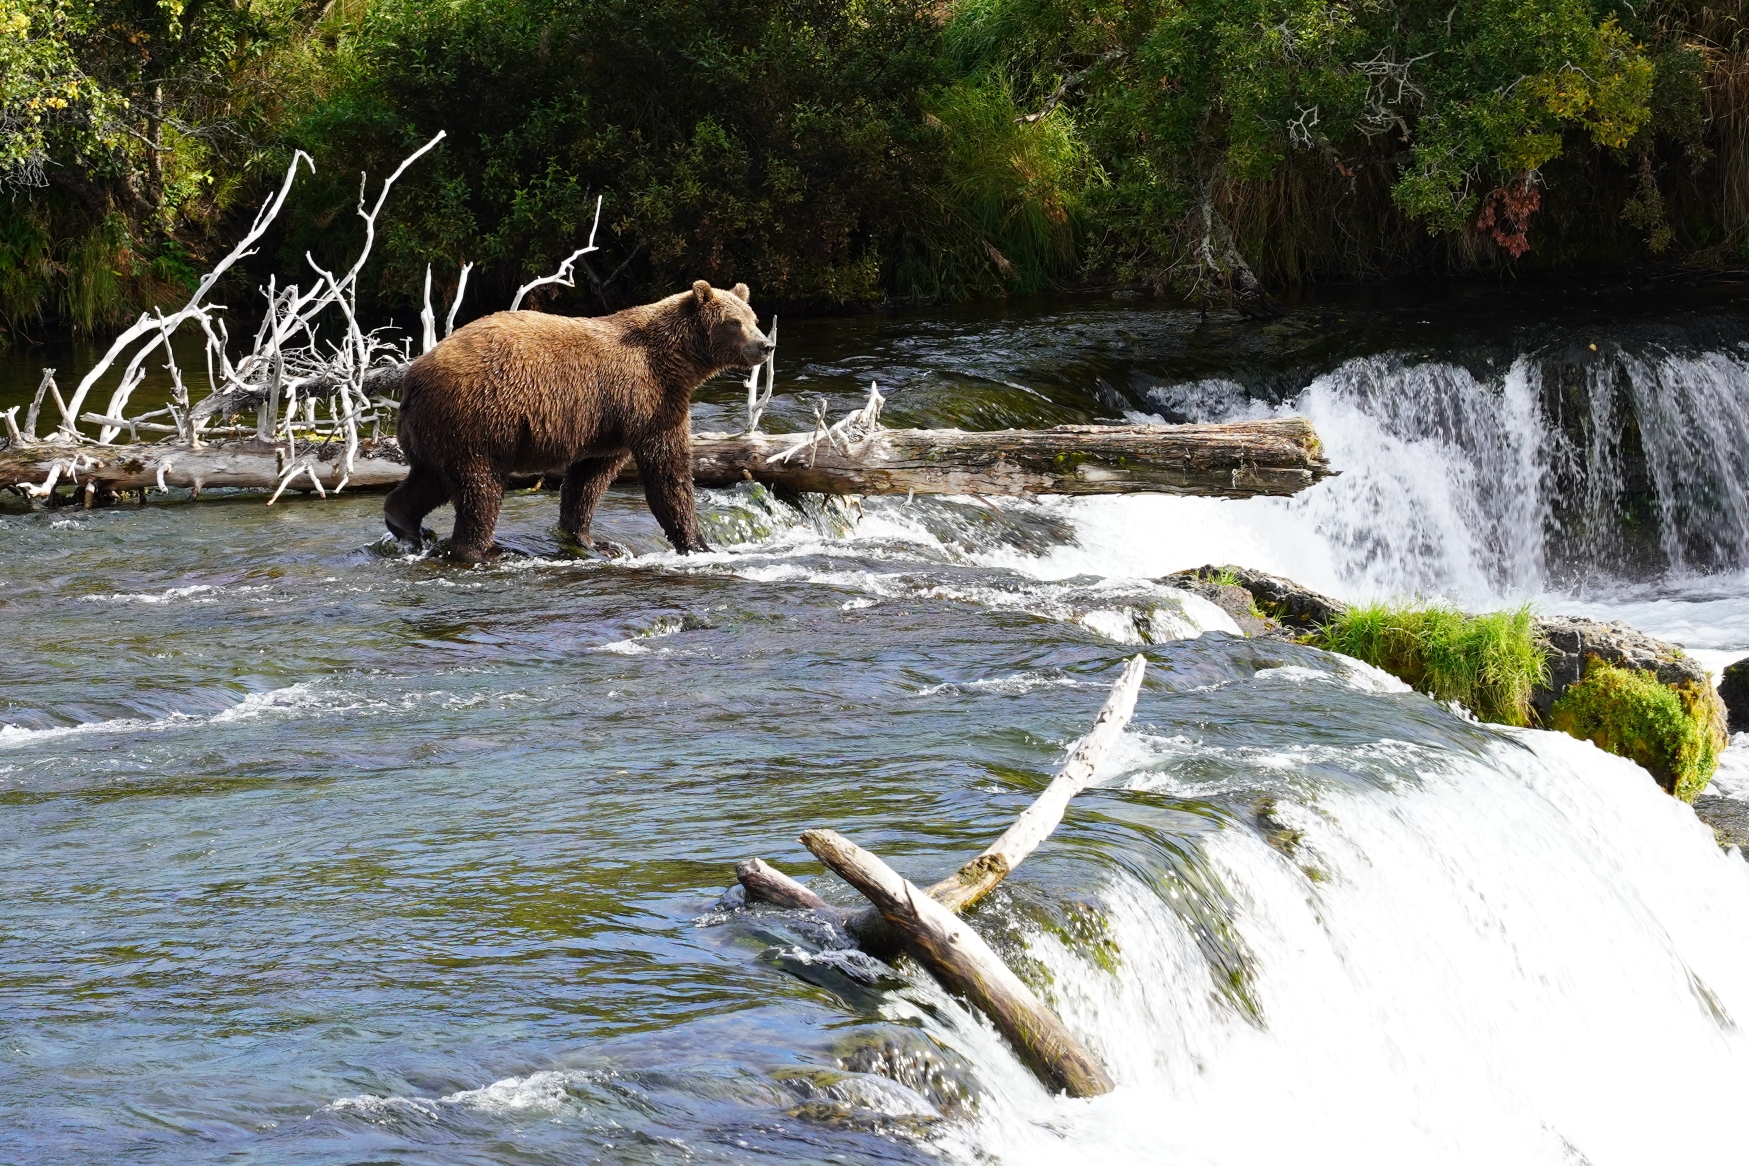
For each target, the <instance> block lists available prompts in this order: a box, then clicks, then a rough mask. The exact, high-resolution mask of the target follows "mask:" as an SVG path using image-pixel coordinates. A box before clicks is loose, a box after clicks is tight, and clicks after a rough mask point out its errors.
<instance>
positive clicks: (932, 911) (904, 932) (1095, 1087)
mask: <svg viewBox="0 0 1749 1166" xmlns="http://www.w3.org/2000/svg"><path fill="white" fill-rule="evenodd" d="M802 843H803V844H804V845H805V846H807V848H808V849H809V850H811V851H813V852H814V854H815V856H816V857H818V858H819V859H820V861H821V862H823V863H825V864H826V865H827V866H829V867H831V868H832V869H833V870H834V871H836V872H837V874H838V876H839V877H840V878H842V879H843V880H844V881H845V882H847V883H849V884H850V885H851V886H853V887H855V888H856V889H857V890H859V891H861V892H862V893H863V894H864V895H865V896H867V898H868V900H869V901H870V902H871V903H873V904H874V905H875V907H876V908H877V909H879V911H880V913H881V916H882V917H883V918H884V919H886V921H887V922H888V924H890V925H891V926H892V927H893V928H895V929H896V930H897V931H898V932H899V934H900V935H901V936H903V938H904V941H905V950H906V951H908V952H910V953H911V955H912V957H913V958H914V959H916V960H917V961H918V962H919V963H921V964H922V965H923V966H924V967H926V968H928V969H929V971H930V972H931V973H932V974H933V975H934V976H935V978H936V979H938V980H940V981H941V982H942V984H943V985H944V986H945V987H946V988H947V989H948V990H949V991H951V992H954V993H955V994H957V995H959V996H962V997H964V998H965V999H966V1000H968V1001H970V1002H971V1003H972V1004H973V1005H974V1006H975V1007H976V1008H977V1009H978V1010H979V1011H981V1012H982V1013H984V1015H986V1016H988V1017H989V1018H990V1019H991V1020H992V1021H994V1022H995V1024H996V1027H997V1029H999V1030H1000V1031H1001V1033H1002V1035H1003V1036H1005V1037H1007V1038H1008V1043H1009V1044H1011V1045H1013V1046H1014V1050H1015V1052H1016V1053H1018V1054H1019V1055H1020V1058H1021V1060H1023V1061H1025V1062H1026V1063H1027V1064H1028V1065H1029V1066H1031V1068H1032V1070H1033V1071H1034V1072H1035V1073H1037V1074H1038V1075H1039V1076H1040V1077H1042V1078H1043V1079H1044V1080H1045V1081H1047V1082H1049V1083H1050V1084H1051V1085H1052V1086H1053V1087H1054V1088H1057V1089H1061V1090H1063V1091H1064V1092H1066V1093H1067V1094H1069V1096H1071V1097H1097V1096H1098V1095H1100V1094H1101V1093H1109V1092H1110V1091H1111V1088H1112V1081H1111V1078H1110V1077H1109V1076H1107V1075H1106V1072H1105V1070H1104V1069H1103V1068H1102V1067H1101V1066H1100V1064H1099V1062H1098V1061H1095V1060H1094V1059H1093V1057H1092V1055H1091V1054H1089V1053H1088V1052H1087V1050H1086V1049H1084V1048H1082V1047H1081V1044H1080V1042H1078V1041H1077V1040H1076V1039H1075V1038H1074V1036H1073V1035H1072V1034H1071V1033H1070V1032H1069V1030H1068V1029H1067V1028H1066V1027H1065V1026H1064V1025H1063V1022H1062V1021H1061V1020H1059V1019H1057V1015H1056V1013H1054V1012H1052V1011H1051V1010H1050V1009H1049V1008H1046V1007H1045V1006H1044V1004H1043V1002H1041V1001H1040V1000H1039V998H1038V997H1037V996H1035V995H1033V993H1032V989H1030V988H1028V987H1027V986H1026V985H1025V984H1023V983H1021V981H1020V978H1019V977H1018V976H1016V975H1015V974H1014V973H1013V972H1012V971H1010V970H1009V968H1008V965H1007V964H1005V963H1003V962H1002V959H1001V957H1000V956H998V955H997V954H996V953H995V952H994V951H991V950H990V945H989V944H987V943H985V942H984V940H983V938H982V937H980V936H979V935H978V933H977V932H975V931H973V930H972V929H971V928H969V927H967V926H966V925H965V924H964V923H962V922H960V920H959V918H958V917H957V916H955V915H954V913H953V912H952V911H949V910H948V909H947V908H946V907H943V906H942V905H941V904H940V903H937V902H936V901H935V900H934V899H932V898H930V897H929V895H928V894H926V893H925V892H923V891H921V890H919V889H918V888H916V887H915V886H913V885H911V883H909V882H907V881H906V880H905V879H904V878H902V877H901V876H900V875H899V874H898V873H897V872H896V871H894V870H893V868H892V867H890V866H888V865H887V864H886V863H884V862H882V861H881V860H880V859H879V858H877V857H875V856H874V855H873V854H870V853H869V852H868V851H866V850H864V849H863V848H862V847H860V846H858V845H856V844H855V843H854V842H851V841H850V840H849V839H848V838H845V837H844V836H843V835H841V834H837V833H835V832H834V831H831V830H809V831H808V832H807V833H805V834H803V835H802Z"/></svg>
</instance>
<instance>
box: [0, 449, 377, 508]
mask: <svg viewBox="0 0 1749 1166" xmlns="http://www.w3.org/2000/svg"><path fill="white" fill-rule="evenodd" d="M345 454H346V447H345V446H344V445H342V444H340V443H338V442H331V443H328V444H322V443H317V442H300V443H299V444H298V446H297V447H296V448H295V450H294V453H293V456H292V457H291V458H290V459H288V458H287V457H286V446H285V444H284V443H279V444H270V443H268V442H264V441H216V442H213V443H211V444H209V445H202V446H200V447H198V448H195V449H190V448H189V447H188V446H186V445H178V444H173V443H170V442H142V443H139V444H136V445H92V444H78V445H75V444H73V443H71V442H42V443H36V444H31V445H24V446H15V447H13V448H12V449H8V450H5V451H3V452H0V488H7V487H10V488H14V489H18V490H21V491H23V492H25V493H28V494H32V495H34V496H36V497H43V496H46V495H47V494H48V493H49V492H50V491H51V490H53V489H54V488H55V487H56V486H57V485H59V484H64V483H71V484H73V485H75V486H81V487H95V488H96V489H97V490H99V491H108V492H109V493H113V494H120V493H123V492H124V491H129V490H169V489H172V488H181V489H189V490H193V491H194V492H195V493H196V494H197V495H198V494H199V493H200V492H201V491H202V490H209V489H216V488H219V487H241V488H245V489H260V490H273V489H276V488H278V487H279V486H280V485H281V484H282V483H283V482H284V481H285V479H286V475H287V473H288V471H291V470H292V469H293V468H294V467H297V466H299V465H302V466H304V467H305V472H304V473H303V474H302V475H300V477H299V479H298V480H297V481H295V482H294V483H293V484H292V485H293V488H294V489H298V488H301V489H305V490H317V489H321V490H331V489H336V488H338V487H339V486H340V485H341V484H342V483H343V482H344V483H345V486H346V488H347V489H349V490H387V489H391V488H393V487H394V486H395V485H397V484H398V483H399V482H400V481H401V479H403V478H405V477H406V476H407V465H406V463H405V462H404V461H402V460H400V459H401V451H400V448H399V447H398V446H396V445H395V444H394V442H392V441H387V440H385V441H380V442H366V443H363V444H361V446H360V447H359V452H358V455H357V456H356V457H354V458H353V461H352V469H351V473H350V476H349V475H348V472H347V469H346V457H345Z"/></svg>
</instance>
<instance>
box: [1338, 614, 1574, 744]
mask: <svg viewBox="0 0 1749 1166" xmlns="http://www.w3.org/2000/svg"><path fill="white" fill-rule="evenodd" d="M1314 642H1315V643H1317V644H1318V645H1319V646H1320V647H1323V648H1328V649H1329V650H1331V651H1333V652H1341V653H1342V654H1343V655H1345V656H1353V657H1354V658H1355V659H1357V660H1364V661H1365V662H1366V663H1368V664H1371V665H1373V666H1374V667H1377V668H1382V669H1384V670H1385V671H1386V672H1389V673H1390V674H1391V675H1393V676H1396V677H1398V678H1399V679H1401V680H1402V681H1403V682H1404V683H1405V684H1408V685H1409V686H1411V687H1412V688H1415V689H1417V690H1419V691H1421V692H1425V693H1427V694H1428V695H1430V696H1432V697H1433V698H1434V699H1436V700H1442V701H1452V700H1455V701H1457V702H1458V703H1459V704H1461V705H1463V706H1464V707H1465V708H1467V709H1469V710H1470V711H1471V712H1472V713H1474V714H1475V715H1476V716H1477V717H1478V718H1479V719H1481V720H1484V721H1492V722H1495V723H1496V724H1503V725H1519V726H1527V725H1529V724H1530V723H1531V706H1530V697H1531V690H1532V689H1533V688H1535V687H1536V686H1537V685H1539V684H1542V683H1544V682H1545V680H1546V677H1547V673H1548V665H1547V660H1546V659H1545V655H1544V652H1543V649H1542V648H1541V647H1540V646H1539V645H1538V644H1537V642H1536V637H1535V634H1534V632H1533V630H1532V625H1531V617H1530V609H1529V608H1527V607H1521V608H1519V609H1518V610H1516V611H1501V612H1493V613H1491V614H1488V615H1466V614H1465V613H1463V612H1461V611H1459V610H1457V609H1456V608H1454V607H1447V606H1444V605H1440V604H1434V605H1428V606H1407V605H1390V604H1371V605H1368V606H1364V607H1351V608H1349V609H1348V610H1347V611H1345V612H1343V613H1342V614H1341V615H1339V616H1337V617H1336V619H1334V620H1333V621H1332V622H1331V623H1329V624H1327V625H1326V626H1325V627H1323V628H1322V629H1320V630H1319V631H1318V633H1317V634H1316V635H1315V636H1314Z"/></svg>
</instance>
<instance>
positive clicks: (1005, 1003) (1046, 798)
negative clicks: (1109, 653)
mask: <svg viewBox="0 0 1749 1166" xmlns="http://www.w3.org/2000/svg"><path fill="white" fill-rule="evenodd" d="M1146 669H1147V660H1146V659H1145V658H1144V657H1142V656H1139V655H1138V656H1135V657H1133V658H1132V659H1131V660H1130V661H1129V662H1128V663H1127V664H1126V665H1125V666H1124V670H1123V674H1122V675H1121V676H1120V677H1118V680H1117V683H1116V684H1115V685H1113V686H1112V690H1111V695H1110V696H1109V697H1108V698H1107V699H1106V702H1105V706H1104V707H1103V708H1101V709H1100V710H1099V716H1098V717H1097V718H1095V720H1094V722H1093V729H1092V730H1091V731H1090V732H1089V733H1088V734H1087V735H1086V736H1085V737H1083V738H1081V740H1080V741H1079V742H1077V743H1076V745H1075V747H1074V749H1072V750H1071V751H1070V753H1069V759H1068V761H1067V762H1066V763H1065V764H1064V765H1063V768H1062V771H1061V772H1059V773H1058V774H1057V776H1056V778H1055V779H1054V780H1052V782H1051V783H1050V785H1048V786H1046V787H1045V791H1044V792H1043V793H1042V794H1040V795H1039V796H1038V798H1037V799H1036V800H1035V801H1034V802H1033V803H1032V805H1030V806H1028V807H1027V808H1026V810H1025V811H1024V812H1023V813H1022V814H1021V815H1020V817H1019V818H1017V819H1016V820H1015V822H1014V825H1012V826H1010V827H1009V828H1008V829H1007V831H1006V832H1004V833H1003V835H1002V837H1000V838H998V839H997V840H996V841H995V842H993V843H991V844H990V845H989V846H988V847H986V848H985V849H984V851H983V852H982V853H981V854H979V855H977V856H976V857H975V858H973V859H972V860H971V861H969V862H967V863H966V864H965V865H964V866H962V867H960V869H959V870H957V871H955V872H954V873H953V874H951V875H949V876H948V877H947V878H945V879H942V880H941V881H940V882H938V883H936V884H935V885H934V886H932V887H930V888H929V889H928V890H927V891H923V890H920V889H918V888H917V887H916V886H915V885H914V884H912V883H911V882H909V881H907V880H906V879H905V878H904V877H902V876H901V875H899V874H898V873H897V872H896V871H894V870H893V869H892V868H891V867H889V866H888V865H887V864H886V863H884V862H882V861H881V860H880V859H879V858H878V857H876V856H875V855H873V854H871V853H869V852H868V851H866V850H864V849H862V848H861V847H860V846H857V845H856V844H855V843H854V842H851V841H850V840H849V839H848V838H845V837H844V836H843V835H841V834H838V833H836V832H835V831H832V830H809V831H807V832H805V833H804V834H803V835H802V838H801V841H802V844H803V845H804V846H806V847H807V848H808V849H809V850H810V851H812V852H813V853H814V855H815V857H817V858H818V859H819V860H820V861H821V862H823V863H825V864H826V865H827V866H828V867H830V868H831V869H832V870H833V871H834V872H835V873H836V874H837V875H838V876H839V877H840V878H842V879H843V880H844V881H845V882H847V883H849V884H850V885H851V886H853V887H855V888H856V889H857V890H858V891H860V892H861V893H862V895H863V897H864V898H866V899H868V901H869V903H870V904H871V906H870V907H868V908H864V909H863V910H860V911H856V910H851V909H849V908H845V907H835V906H833V905H831V904H829V903H827V902H826V901H825V900H824V899H822V898H821V897H820V896H819V895H817V894H816V893H814V892H813V891H811V890H809V889H808V888H807V887H805V886H803V885H802V884H800V883H798V882H796V881H795V880H794V879H792V878H790V877H789V876H788V875H786V874H784V873H783V872H781V871H779V870H777V869H776V868H775V867H773V866H771V864H770V863H767V862H766V861H765V860H763V859H759V858H752V859H748V860H747V861H745V862H743V863H741V864H740V865H739V866H738V867H736V868H735V877H736V878H737V879H738V880H739V881H740V883H741V886H742V887H743V888H744V889H745V890H746V893H747V898H748V900H749V901H757V902H765V903H772V904H775V905H777V906H780V907H789V908H794V909H798V910H805V911H812V912H814V913H815V914H817V915H819V916H821V917H822V918H824V919H826V920H828V921H829V922H831V923H832V924H833V925H834V926H836V927H838V928H840V929H841V930H843V931H844V932H845V933H846V934H847V935H848V936H850V938H851V939H853V940H854V941H855V942H856V943H857V944H858V945H859V946H860V947H862V948H863V949H864V950H865V951H868V952H870V953H871V954H874V955H880V956H889V955H891V954H893V953H894V952H897V951H901V950H902V951H904V952H905V953H906V954H907V955H909V956H911V957H912V958H913V959H915V960H916V961H917V962H918V963H919V964H921V965H923V967H925V968H927V969H928V970H929V972H930V974H931V975H933V976H935V978H936V979H937V980H939V981H941V983H942V985H943V986H944V987H946V988H947V989H948V990H949V991H951V992H953V993H955V994H957V995H959V996H962V997H964V998H965V999H966V1001H967V1002H968V1003H970V1004H972V1005H973V1006H974V1007H976V1008H977V1009H978V1010H979V1011H981V1012H983V1013H984V1015H986V1016H988V1017H989V1018H990V1020H991V1021H992V1022H993V1023H994V1024H995V1025H996V1028H997V1030H998V1031H1000V1032H1001V1033H1002V1035H1003V1036H1004V1037H1006V1038H1007V1039H1008V1042H1009V1044H1011V1045H1012V1046H1013V1047H1014V1051H1015V1053H1016V1054H1017V1055H1019V1057H1020V1059H1021V1060H1023V1061H1025V1062H1026V1063H1027V1064H1028V1065H1029V1066H1031V1068H1032V1069H1033V1071H1034V1072H1035V1073H1037V1074H1038V1075H1039V1077H1040V1078H1041V1079H1042V1080H1043V1081H1044V1082H1045V1083H1046V1084H1048V1085H1050V1086H1051V1087H1052V1088H1054V1089H1060V1090H1062V1091H1063V1092H1065V1093H1068V1094H1069V1095H1070V1096H1071V1097H1094V1096H1097V1095H1098V1094H1101V1093H1106V1092H1109V1091H1110V1089H1111V1087H1112V1081H1111V1078H1110V1077H1109V1076H1108V1075H1107V1074H1106V1072H1105V1070H1104V1068H1102V1067H1101V1066H1100V1064H1099V1062H1098V1061H1097V1060H1095V1059H1094V1057H1093V1055H1092V1054H1091V1053H1089V1052H1088V1051H1087V1050H1086V1049H1085V1048H1083V1047H1082V1046H1081V1044H1080V1042H1078V1041H1077V1040H1076V1039H1075V1037H1074V1035H1073V1034H1072V1033H1070V1032H1069V1030H1068V1028H1067V1027H1065V1026H1064V1024H1063V1022H1062V1021H1061V1020H1060V1019H1058V1017H1057V1015H1056V1014H1055V1013H1054V1012H1052V1011H1051V1010H1050V1009H1049V1008H1047V1007H1046V1006H1045V1004H1044V1003H1043V1002H1042V1001H1041V1000H1039V998H1038V997H1037V996H1036V995H1034V994H1033V992H1032V990H1031V989H1030V988H1028V987H1027V986H1026V985H1025V984H1024V983H1022V982H1021V980H1020V978H1019V977H1018V976H1016V975H1015V974H1014V973H1013V972H1012V971H1011V970H1010V969H1009V968H1008V966H1007V965H1006V964H1004V963H1003V962H1002V959H1001V957H999V956H998V955H997V954H996V953H995V952H994V951H992V950H991V949H990V946H989V945H988V944H987V943H985V942H984V941H983V939H982V938H980V937H979V935H978V933H977V932H976V931H974V930H972V928H971V927H969V926H967V925H966V924H965V923H964V922H962V921H961V920H960V919H959V918H958V914H959V913H960V912H962V911H965V910H966V909H968V908H969V907H971V906H972V905H973V904H975V903H977V902H978V901H979V900H980V899H982V898H983V897H984V896H986V895H988V894H989V893H990V892H991V891H993V890H995V889H996V887H997V885H998V884H999V883H1001V881H1002V880H1003V879H1004V878H1006V877H1007V876H1008V874H1009V872H1011V871H1012V870H1014V868H1015V867H1017V866H1019V865H1020V863H1021V861H1022V860H1023V859H1025V858H1026V856H1027V855H1029V854H1031V853H1032V852H1033V851H1034V850H1036V849H1038V846H1039V844H1040V843H1042V842H1043V841H1044V840H1045V839H1046V838H1048V837H1049V836H1050V834H1051V831H1053V830H1055V829H1056V827H1057V823H1059V822H1061V821H1062V820H1063V812H1064V810H1065V809H1067V808H1068V805H1069V799H1070V798H1072V797H1074V796H1075V795H1076V794H1077V793H1079V792H1081V791H1082V790H1083V789H1085V788H1086V787H1087V784H1088V782H1090V781H1092V780H1093V773H1094V771H1095V770H1096V769H1098V767H1099V763H1100V761H1101V760H1102V759H1103V758H1104V757H1105V754H1106V751H1107V750H1108V749H1110V748H1111V745H1112V743H1113V742H1114V741H1116V740H1117V738H1118V737H1119V736H1120V735H1121V734H1122V732H1123V729H1124V726H1125V725H1127V724H1128V723H1129V719H1130V716H1131V715H1132V714H1133V713H1134V712H1135V708H1136V697H1137V695H1138V694H1139V693H1140V691H1141V687H1142V674H1143V672H1144V671H1145V670H1146Z"/></svg>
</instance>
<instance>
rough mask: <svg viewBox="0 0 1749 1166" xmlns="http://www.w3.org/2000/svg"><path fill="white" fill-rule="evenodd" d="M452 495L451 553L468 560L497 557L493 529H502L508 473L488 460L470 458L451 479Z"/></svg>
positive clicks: (457, 557) (483, 559) (455, 556)
mask: <svg viewBox="0 0 1749 1166" xmlns="http://www.w3.org/2000/svg"><path fill="white" fill-rule="evenodd" d="M449 498H450V501H451V502H452V503H454V504H455V530H454V531H453V532H452V533H451V535H450V538H449V553H450V557H451V558H454V559H459V560H461V561H462V562H464V563H479V562H484V561H485V560H487V559H492V558H496V557H497V554H496V548H495V547H494V546H493V545H492V533H493V532H494V531H496V530H497V529H498V508H499V507H500V506H501V505H503V502H504V476H503V475H502V474H500V473H499V472H498V471H497V470H496V469H494V468H493V467H492V466H491V465H490V464H489V463H487V462H483V461H480V462H470V463H468V464H467V465H464V466H461V467H460V468H459V469H458V470H457V472H456V473H455V475H454V477H452V478H451V479H450V482H449Z"/></svg>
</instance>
